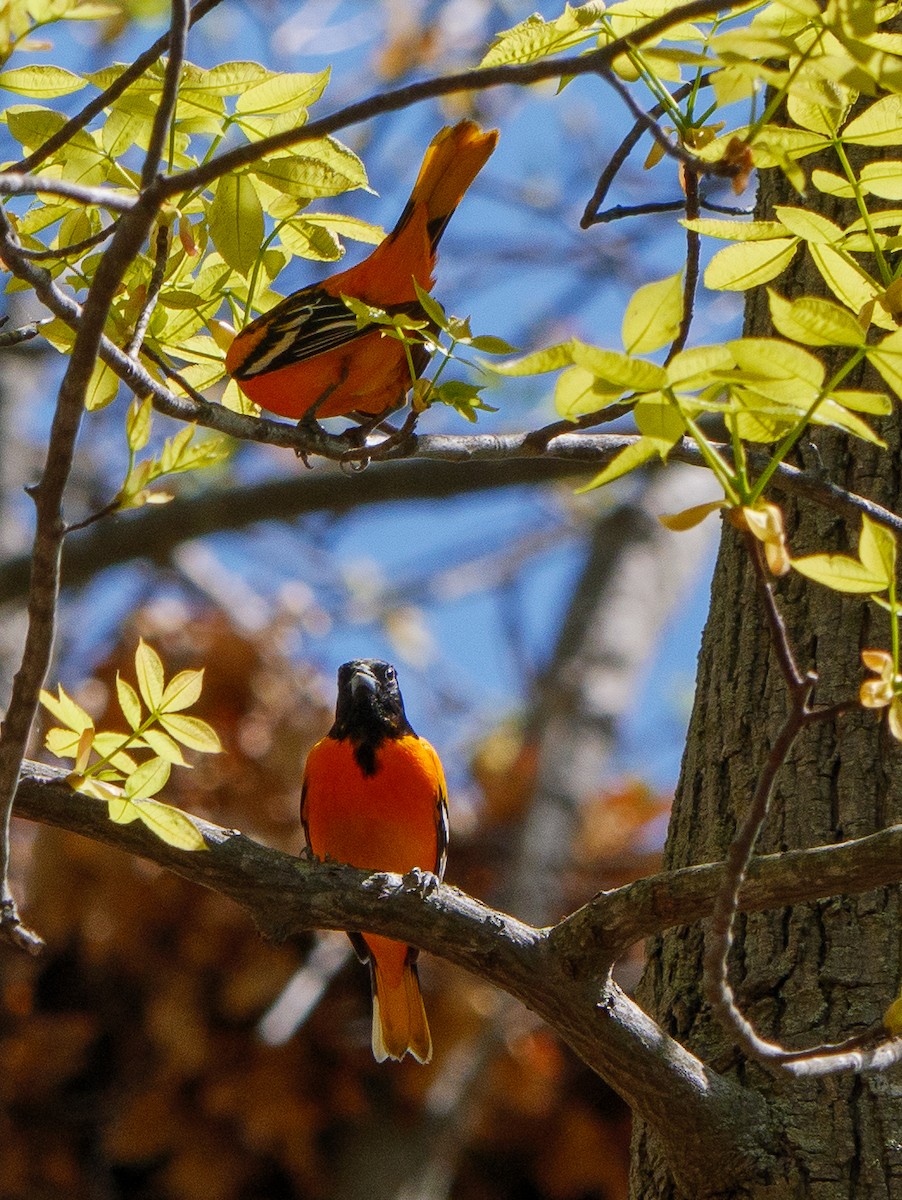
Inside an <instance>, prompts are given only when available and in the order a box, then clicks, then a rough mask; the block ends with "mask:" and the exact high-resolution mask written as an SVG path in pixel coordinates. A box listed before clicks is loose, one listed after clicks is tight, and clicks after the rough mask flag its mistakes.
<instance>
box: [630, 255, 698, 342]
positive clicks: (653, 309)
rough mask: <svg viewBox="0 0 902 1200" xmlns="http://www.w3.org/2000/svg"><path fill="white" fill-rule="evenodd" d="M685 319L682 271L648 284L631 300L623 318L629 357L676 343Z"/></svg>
mask: <svg viewBox="0 0 902 1200" xmlns="http://www.w3.org/2000/svg"><path fill="white" fill-rule="evenodd" d="M682 319H683V275H682V272H679V273H677V274H676V275H670V276H668V277H667V278H666V279H659V280H658V281H657V282H655V283H647V284H645V286H644V287H640V288H639V289H638V291H636V292H634V293H633V295H632V296H631V297H630V301H629V303H628V304H627V306H626V312H625V313H624V316H623V329H622V336H623V345H624V348H625V350H626V352H627V354H648V353H649V352H650V351H652V350H660V348H661V347H662V346H666V345H667V343H668V342H672V341H673V340H674V338H675V337H676V336H677V334H678V333H679V331H680V323H681V322H682Z"/></svg>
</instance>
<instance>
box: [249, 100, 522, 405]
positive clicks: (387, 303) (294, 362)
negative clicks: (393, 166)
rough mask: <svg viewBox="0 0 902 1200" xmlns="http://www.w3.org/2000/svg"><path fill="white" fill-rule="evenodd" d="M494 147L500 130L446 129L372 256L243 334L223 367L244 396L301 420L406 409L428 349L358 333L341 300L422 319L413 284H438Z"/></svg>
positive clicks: (296, 296)
mask: <svg viewBox="0 0 902 1200" xmlns="http://www.w3.org/2000/svg"><path fill="white" fill-rule="evenodd" d="M497 140H498V130H497V129H491V130H488V131H487V132H484V131H483V130H482V129H480V128H479V126H478V125H477V124H476V123H475V122H473V121H461V122H459V123H458V124H457V125H454V126H453V127H452V126H446V127H445V128H444V129H442V130H440V131H439V132H438V133H437V134H436V136H435V137H434V138H433V139H432V141H431V142H430V144H429V148H428V149H427V151H426V155H425V157H424V159H423V165H422V166H421V167H420V173H419V175H418V176H417V181H416V183H415V184H414V188H413V191H412V193H411V195H410V199H409V200H408V201H407V204H406V205H405V207H404V211H403V212H402V213H401V217H400V219H399V221H398V223H397V225H396V226H395V227H394V229H393V230H392V231H391V233H390V234H389V235H388V236H387V237H386V238H385V239H384V241H382V242H381V243H380V244H379V245H378V246H377V247H376V249H375V250H374V251H373V252H372V254H370V255H369V257H368V258H366V259H364V261H363V262H361V263H358V264H357V266H354V267H350V268H349V269H348V270H347V271H341V272H339V273H338V274H337V275H331V276H330V277H329V278H328V279H324V280H323V281H322V283H316V284H313V285H312V286H311V287H305V288H301V290H300V291H298V292H293V293H292V295H290V296H287V297H286V298H285V299H284V300H282V301H281V302H280V303H279V304H277V305H276V306H275V308H271V309H270V310H269V311H268V312H265V313H264V314H263V315H262V316H260V317H257V319H256V320H255V321H251V323H250V324H249V325H246V326H245V327H244V329H242V330H241V331H240V333H238V334H237V335H236V337H235V339H234V341H233V342H232V344H231V346H230V347H229V350H228V353H227V354H226V370H227V371H228V372H229V374H230V375H231V376H232V378H233V379H234V380H235V381H236V383H237V384H238V386H239V387H240V388H241V390H242V391H243V392H244V394H245V395H246V396H248V397H249V398H250V399H251V400H253V401H254V402H255V403H256V404H259V405H260V406H261V407H262V408H266V409H269V411H270V412H274V413H278V414H279V416H282V417H292V418H294V419H295V420H300V419H302V418H305V417H310V418H314V417H341V416H347V415H348V414H350V413H359V414H361V415H366V416H378V415H379V414H380V413H387V412H389V411H390V410H391V409H393V408H398V407H399V406H400V405H401V404H403V403H404V399H405V397H406V396H407V393H408V391H409V390H410V388H411V387H412V385H413V382H414V380H413V378H412V377H411V374H412V373H411V367H413V375H415V376H416V377H419V376H420V375H421V374H422V373H423V371H424V370H425V369H426V365H427V363H428V362H429V353H428V351H427V350H426V349H425V347H424V346H422V345H414V346H410V347H405V345H404V344H403V343H402V342H401V341H399V340H398V339H397V338H393V337H387V336H384V335H383V333H382V327H380V326H378V325H375V324H372V325H365V326H364V327H363V328H358V324H357V320H356V318H355V316H354V314H353V313H352V312H351V311H350V309H349V308H348V307H347V306H346V305H345V304H344V302H343V301H342V299H341V297H342V296H349V297H351V298H353V299H356V300H361V301H363V302H364V303H366V304H370V305H373V306H375V307H377V308H381V309H384V310H386V311H387V312H389V313H398V312H403V313H407V314H408V315H411V316H413V317H424V316H425V313H424V312H423V309H422V308H421V306H420V304H419V302H418V300H417V294H416V289H415V287H414V280H416V282H417V284H418V285H419V286H420V288H422V289H423V290H424V291H429V289H430V288H431V287H432V285H433V283H434V282H435V281H434V278H433V271H434V268H435V258H436V248H437V246H438V243H439V239H440V238H441V236H442V234H443V233H444V231H445V226H446V225H447V224H448V221H449V220H450V219H451V215H452V213H453V212H454V210H455V208H457V206H458V204H459V203H460V201H461V199H462V198H463V195H464V193H465V192H466V190H467V188H468V187H469V186H470V184H471V183H472V182H473V180H474V179H475V178H476V176H477V175H478V174H479V172H480V171H481V170H482V168H483V166H484V165H485V163H486V161H487V160H488V158H489V155H490V154H491V153H492V151H493V150H494V149H495V144H496V142H497ZM407 349H409V350H410V351H411V356H410V359H409V360H408V356H407V353H406V350H407Z"/></svg>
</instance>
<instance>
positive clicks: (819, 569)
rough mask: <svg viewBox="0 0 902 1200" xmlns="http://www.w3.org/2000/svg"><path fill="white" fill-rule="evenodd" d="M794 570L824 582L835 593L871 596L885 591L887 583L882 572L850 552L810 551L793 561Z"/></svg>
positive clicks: (816, 580)
mask: <svg viewBox="0 0 902 1200" xmlns="http://www.w3.org/2000/svg"><path fill="white" fill-rule="evenodd" d="M792 566H793V568H794V570H796V571H798V572H799V574H800V575H804V576H805V577H806V578H808V579H813V580H814V581H815V583H822V584H824V586H825V587H828V588H832V589H833V590H834V591H835V592H852V593H856V594H859V595H867V594H868V593H869V592H882V591H884V590H885V588H886V586H887V582H886V579H885V577H884V576H883V575H882V573H881V572H878V573H877V574H875V573H874V572H872V571H869V570H868V568H867V567H865V566H864V564H863V563H860V562H859V561H858V559H857V558H850V557H849V556H848V555H847V554H809V555H807V556H806V557H805V558H794V559H793V560H792Z"/></svg>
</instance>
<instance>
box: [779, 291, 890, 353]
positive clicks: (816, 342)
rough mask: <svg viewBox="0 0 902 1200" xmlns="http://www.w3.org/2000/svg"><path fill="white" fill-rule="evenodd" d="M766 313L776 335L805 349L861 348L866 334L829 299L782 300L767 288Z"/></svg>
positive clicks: (848, 315)
mask: <svg viewBox="0 0 902 1200" xmlns="http://www.w3.org/2000/svg"><path fill="white" fill-rule="evenodd" d="M768 296H769V299H770V314H771V319H772V320H773V323H774V326H775V327H776V329H777V331H778V333H782V334H783V336H784V337H787V338H790V339H791V340H792V341H794V342H802V343H803V344H804V345H806V346H862V345H864V343H865V340H866V335H865V331H864V330H863V329H862V327H861V325H860V323H859V321H858V320H857V318H856V317H855V316H854V314H852V313H851V312H849V310H848V309H847V308H841V307H840V306H839V305H838V304H833V303H832V302H831V301H830V300H821V299H819V298H817V297H815V296H803V297H801V298H800V299H798V300H784V299H783V297H782V296H780V295H778V293H777V292H775V291H774V290H773V289H772V288H769V289H768Z"/></svg>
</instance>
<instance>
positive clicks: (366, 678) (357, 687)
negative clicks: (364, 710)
mask: <svg viewBox="0 0 902 1200" xmlns="http://www.w3.org/2000/svg"><path fill="white" fill-rule="evenodd" d="M378 686H379V685H378V681H377V679H376V676H375V675H374V674H373V673H372V671H368V670H366V668H365V667H358V668H357V669H356V670H355V671H354V674H353V675H352V676H351V695H352V696H356V695H357V693H358V692H359V691H361V690H363V691H366V692H374V693H375V691H376V689H377V687H378Z"/></svg>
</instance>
